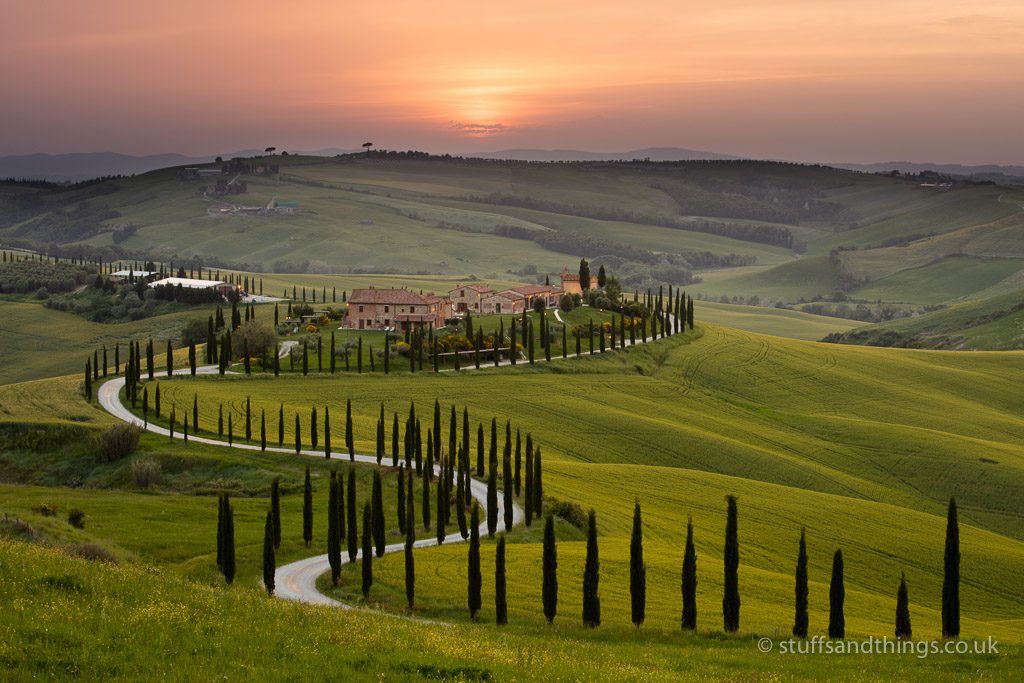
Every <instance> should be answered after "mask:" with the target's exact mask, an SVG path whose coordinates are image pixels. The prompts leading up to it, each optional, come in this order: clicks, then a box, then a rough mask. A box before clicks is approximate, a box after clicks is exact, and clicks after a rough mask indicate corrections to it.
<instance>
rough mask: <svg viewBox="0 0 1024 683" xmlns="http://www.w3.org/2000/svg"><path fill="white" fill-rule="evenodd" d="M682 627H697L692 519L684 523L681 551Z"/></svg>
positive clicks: (695, 559) (695, 563)
mask: <svg viewBox="0 0 1024 683" xmlns="http://www.w3.org/2000/svg"><path fill="white" fill-rule="evenodd" d="M682 591H683V618H682V626H683V629H685V630H688V631H692V630H694V629H696V628H697V550H696V549H695V548H694V545H693V519H692V518H691V519H690V520H689V521H688V522H687V523H686V549H685V550H684V551H683V576H682Z"/></svg>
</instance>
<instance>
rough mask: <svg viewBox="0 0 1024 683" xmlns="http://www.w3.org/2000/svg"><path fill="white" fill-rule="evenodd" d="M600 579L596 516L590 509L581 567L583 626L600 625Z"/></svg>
mask: <svg viewBox="0 0 1024 683" xmlns="http://www.w3.org/2000/svg"><path fill="white" fill-rule="evenodd" d="M600 578H601V562H600V559H599V558H598V556H597V514H596V513H595V512H594V510H593V509H591V510H590V513H589V514H588V515H587V559H586V563H585V564H584V566H583V625H584V626H589V627H591V628H593V627H596V626H600V625H601V596H600V593H599V581H600Z"/></svg>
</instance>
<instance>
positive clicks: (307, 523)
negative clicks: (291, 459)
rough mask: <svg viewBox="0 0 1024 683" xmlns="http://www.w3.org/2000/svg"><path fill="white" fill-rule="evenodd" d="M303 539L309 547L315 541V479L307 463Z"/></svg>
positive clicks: (303, 500) (303, 502)
mask: <svg viewBox="0 0 1024 683" xmlns="http://www.w3.org/2000/svg"><path fill="white" fill-rule="evenodd" d="M302 540H303V541H305V543H306V547H307V548H308V547H309V545H310V543H312V542H313V480H312V479H311V478H310V476H309V465H306V480H305V482H304V484H303V489H302Z"/></svg>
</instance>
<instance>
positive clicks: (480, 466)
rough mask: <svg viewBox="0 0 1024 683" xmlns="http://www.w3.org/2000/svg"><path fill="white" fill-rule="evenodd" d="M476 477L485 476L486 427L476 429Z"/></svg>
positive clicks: (481, 426)
mask: <svg viewBox="0 0 1024 683" xmlns="http://www.w3.org/2000/svg"><path fill="white" fill-rule="evenodd" d="M476 476H478V477H483V476H484V425H483V423H482V422H481V423H480V424H478V425H477V427H476Z"/></svg>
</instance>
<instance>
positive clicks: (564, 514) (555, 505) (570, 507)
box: [548, 500, 587, 531]
mask: <svg viewBox="0 0 1024 683" xmlns="http://www.w3.org/2000/svg"><path fill="white" fill-rule="evenodd" d="M548 511H549V512H550V513H551V514H553V515H554V516H555V517H561V518H562V519H564V520H565V521H567V522H568V523H569V524H572V525H573V526H574V527H576V528H577V529H579V530H581V531H582V530H584V529H586V528H587V513H586V512H584V511H583V508H581V507H580V506H579V505H577V504H576V503H570V502H568V501H564V500H554V501H550V502H549V503H548Z"/></svg>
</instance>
